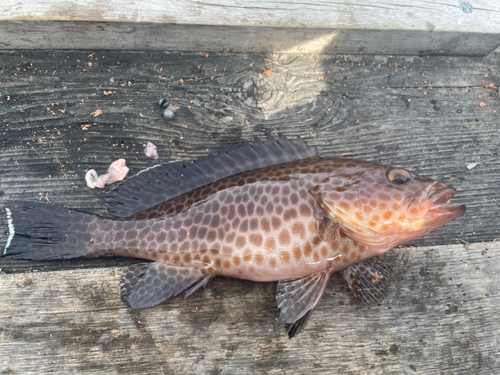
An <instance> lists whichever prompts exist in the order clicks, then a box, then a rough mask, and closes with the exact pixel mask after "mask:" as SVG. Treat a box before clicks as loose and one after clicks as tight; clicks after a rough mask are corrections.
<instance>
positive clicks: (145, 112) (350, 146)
mask: <svg viewBox="0 0 500 375" xmlns="http://www.w3.org/2000/svg"><path fill="white" fill-rule="evenodd" d="M0 61H1V64H0V205H1V204H3V203H5V202H6V201H9V200H17V199H27V200H41V201H44V202H50V203H55V204H59V205H63V206H67V207H71V208H74V209H79V210H83V211H87V212H92V213H96V214H103V213H104V209H103V206H102V199H103V194H104V192H103V191H101V190H91V189H88V188H87V187H86V185H85V181H84V175H85V172H86V171H87V170H88V169H96V170H97V171H98V172H100V173H102V172H104V170H105V169H106V168H107V167H108V166H109V164H110V163H111V162H112V161H114V160H116V159H117V158H120V157H124V158H126V160H127V164H128V165H129V166H130V167H131V173H136V172H138V171H140V170H141V169H143V168H145V167H148V166H151V165H152V164H153V162H152V161H151V160H149V159H147V158H146V157H145V155H144V154H143V149H144V145H145V144H146V142H147V141H153V142H154V143H155V144H156V145H157V146H158V152H159V154H160V160H159V162H167V161H169V160H176V159H181V160H193V159H197V158H200V157H205V156H207V155H209V154H210V153H215V152H217V151H218V150H219V149H221V148H226V149H227V147H228V146H229V145H230V144H233V143H238V142H241V140H242V139H246V140H250V139H251V138H252V137H253V136H255V135H257V136H261V137H263V136H265V135H266V134H272V135H276V134H278V133H281V134H285V135H286V136H289V137H293V136H296V135H300V136H302V137H304V138H305V139H306V141H307V142H308V143H309V144H311V145H313V146H317V147H318V149H319V152H320V154H321V155H323V156H345V157H352V158H359V159H364V160H372V161H376V162H382V163H385V164H389V165H398V166H401V167H404V168H409V169H412V170H415V171H417V172H418V173H419V174H422V175H425V176H428V177H432V178H435V179H438V180H441V181H443V182H445V183H447V184H450V185H452V186H454V187H456V188H457V189H458V193H457V195H456V198H454V201H456V202H462V203H465V204H466V205H467V210H468V212H467V214H466V215H465V216H463V217H461V218H459V219H458V220H455V221H454V222H452V223H450V224H448V225H446V226H444V227H442V228H440V229H438V230H436V231H434V232H432V233H430V234H429V235H427V236H424V237H422V238H420V239H417V240H415V241H413V242H412V243H411V244H412V245H416V246H421V247H422V246H423V248H405V247H403V248H400V249H394V250H392V251H391V252H390V253H389V254H388V255H387V260H388V261H389V263H390V264H391V265H392V267H393V270H394V278H393V282H392V287H391V290H390V292H389V297H388V299H387V300H386V301H384V302H383V303H382V304H381V305H380V306H372V307H362V306H358V305H353V304H351V303H352V297H351V295H350V293H348V292H347V289H346V287H345V286H343V284H341V283H340V281H339V280H338V279H337V278H336V277H334V278H332V281H331V282H330V284H331V285H330V287H329V288H328V290H327V292H326V294H325V296H324V298H323V301H322V303H321V304H320V306H319V308H318V311H316V312H315V313H314V314H313V315H312V318H311V322H310V323H309V326H308V327H307V329H306V331H304V332H303V333H302V334H301V335H299V336H298V338H297V340H288V339H287V336H286V332H285V329H284V328H283V327H282V326H280V325H279V322H278V320H277V318H278V314H277V309H276V305H275V299H274V294H275V284H272V283H270V284H257V283H251V282H247V281H239V280H228V279H217V280H215V281H214V282H212V283H210V285H209V286H207V288H206V289H205V290H204V291H203V292H201V293H197V294H196V295H194V296H193V297H191V298H189V299H187V300H183V299H182V298H177V299H174V300H172V301H170V302H167V303H165V304H163V305H161V306H158V307H156V308H153V309H149V310H141V311H133V310H128V309H126V308H125V307H124V306H123V305H122V303H121V302H120V299H119V294H118V278H119V273H120V272H121V267H123V266H124V265H127V264H131V263H134V262H136V260H130V259H125V260H120V259H111V258H110V259H95V260H74V261H71V262H57V261H54V262H43V263H42V262H29V261H11V260H8V259H5V258H0V268H1V273H0V290H2V293H0V306H1V307H0V330H1V332H2V334H1V335H0V372H1V371H3V372H6V373H23V374H24V373H41V372H47V373H71V372H73V373H78V372H84V373H99V372H103V371H108V372H110V373H120V374H132V373H134V374H137V373H148V374H150V373H158V374H161V373H165V374H169V373H186V374H189V373H208V374H210V373H223V374H233V373H249V374H250V373H270V374H275V373H276V374H283V373H285V374H288V373H290V374H296V373H299V374H303V373H338V374H413V373H422V374H436V373H439V374H452V373H453V374H470V373H473V374H492V373H498V372H499V369H500V364H499V362H498V359H497V358H499V354H500V353H499V352H498V345H497V341H498V339H499V335H500V332H499V330H498V327H499V326H498V319H497V317H498V313H499V309H500V303H499V299H498V296H499V293H498V282H497V281H498V280H497V276H496V275H497V274H498V272H499V270H498V267H499V264H500V263H499V259H498V250H499V247H498V237H500V234H499V230H500V225H499V224H500V219H499V215H498V214H499V213H500V206H498V205H497V204H496V203H495V201H494V199H495V200H496V201H497V202H500V199H499V198H500V187H499V186H500V169H499V168H498V166H499V152H500V148H499V140H500V137H499V136H500V131H499V127H500V123H499V121H498V113H499V110H500V105H499V94H498V86H499V85H500V68H499V66H500V55H499V53H498V51H497V52H495V53H492V54H490V55H488V56H487V57H485V58H470V57H458V58H455V57H437V56H432V57H417V56H413V57H387V56H323V55H310V54H308V55H298V54H295V55H294V54H284V55H278V54H231V53H224V54H216V53H210V54H208V55H207V56H205V55H204V54H202V53H181V52H176V53H169V52H124V51H41V50H31V51H1V52H0ZM105 91H106V93H107V94H108V95H106V94H105V93H104V92H105ZM161 97H167V98H169V99H170V100H171V103H172V107H173V108H176V111H177V118H176V120H175V121H172V122H166V121H164V120H163V119H162V118H161V109H160V108H159V106H158V99H159V98H161ZM481 103H484V106H481ZM98 109H100V110H102V111H103V114H102V115H100V116H98V117H93V116H92V115H91V113H93V112H95V111H96V110H98ZM473 162H474V163H477V166H476V167H475V168H473V169H467V165H469V164H470V163H473ZM0 212H3V208H2V206H0ZM7 233H8V230H7V225H6V220H5V218H4V217H3V215H1V214H0V248H3V246H4V243H5V242H6V240H7ZM110 267H111V268H110ZM113 267H118V268H113ZM30 271H31V272H30ZM32 271H36V272H32ZM45 271H47V272H45ZM24 272H27V273H24ZM51 335H52V336H51Z"/></svg>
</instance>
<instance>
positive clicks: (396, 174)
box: [387, 169, 410, 185]
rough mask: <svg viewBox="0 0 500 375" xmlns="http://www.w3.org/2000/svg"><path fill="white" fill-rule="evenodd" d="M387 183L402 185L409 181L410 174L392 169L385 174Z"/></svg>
mask: <svg viewBox="0 0 500 375" xmlns="http://www.w3.org/2000/svg"><path fill="white" fill-rule="evenodd" d="M387 178H388V179H389V181H391V182H393V183H395V184H398V185H402V184H406V183H407V182H408V181H410V174H409V173H408V172H406V171H405V170H403V169H393V170H392V171H390V172H389V173H388V174H387Z"/></svg>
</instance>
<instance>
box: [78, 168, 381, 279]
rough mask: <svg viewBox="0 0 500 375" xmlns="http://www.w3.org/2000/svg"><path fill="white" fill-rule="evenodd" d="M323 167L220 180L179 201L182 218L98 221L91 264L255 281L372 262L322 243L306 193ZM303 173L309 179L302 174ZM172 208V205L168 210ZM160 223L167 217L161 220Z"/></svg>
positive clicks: (353, 249)
mask: <svg viewBox="0 0 500 375" xmlns="http://www.w3.org/2000/svg"><path fill="white" fill-rule="evenodd" d="M342 162H343V163H345V161H342ZM339 163H340V162H339V161H337V162H335V166H336V167H337V168H338V167H339ZM322 164H325V162H324V161H321V160H319V159H318V158H311V159H310V160H306V161H304V162H302V163H301V164H300V165H299V166H298V165H293V164H292V165H290V166H288V165H286V164H283V165H281V168H280V169H277V168H276V167H275V166H273V167H266V168H263V169H261V170H255V171H252V172H246V173H244V174H242V175H240V176H231V177H228V178H225V179H223V180H221V181H220V182H219V183H218V184H217V185H216V186H214V187H213V188H210V189H209V188H206V187H201V188H199V190H200V191H193V192H191V193H189V194H187V195H186V196H184V197H180V198H179V199H178V200H181V199H182V200H185V201H187V202H189V203H190V204H189V206H188V205H185V206H184V207H183V208H182V209H179V208H178V210H180V211H181V212H177V211H176V210H169V209H168V208H167V207H162V208H161V209H159V208H157V207H155V208H154V210H150V211H151V212H144V213H143V214H141V215H140V216H142V217H155V218H151V219H142V220H140V219H138V216H137V215H136V216H135V217H134V220H131V221H118V222H117V221H112V220H102V222H101V223H99V224H98V226H97V229H95V230H94V231H93V238H92V240H91V241H90V243H89V245H88V246H89V250H88V256H111V255H112V256H130V257H136V258H143V259H150V260H154V261H159V262H162V263H165V264H170V265H175V266H179V267H188V268H197V269H200V270H202V271H203V272H205V273H212V274H217V275H221V276H227V277H237V278H244V279H249V280H253V281H277V280H281V279H286V278H290V277H298V276H304V275H307V274H310V273H311V272H315V271H317V270H320V269H324V268H328V269H329V270H330V271H331V272H335V271H338V270H341V269H343V268H345V267H347V266H349V265H350V264H352V263H353V262H359V261H360V260H363V259H366V258H369V257H370V256H371V255H370V254H369V252H368V251H365V250H366V247H365V246H363V245H362V244H359V243H356V242H355V241H352V240H351V239H350V238H349V237H346V236H343V237H342V238H339V239H337V240H335V241H332V242H328V243H327V242H325V241H323V240H322V239H321V238H320V236H319V232H318V229H319V223H320V221H321V220H322V219H323V218H324V215H323V214H322V213H321V209H320V208H319V206H318V205H317V203H316V201H315V200H314V199H313V197H312V196H311V195H310V194H309V192H308V190H309V189H310V188H311V187H313V186H314V185H315V184H317V183H318V182H319V181H321V180H324V179H325V178H326V177H327V175H328V173H331V171H330V169H332V170H333V165H332V166H328V165H326V166H321V165H322ZM322 167H323V169H324V171H323V172H316V171H319V170H321V168H322ZM287 168H290V170H289V171H287ZM305 168H307V169H308V170H312V171H313V172H312V173H311V172H308V173H304V171H303V169H305ZM283 171H285V173H283ZM329 171H330V172H329ZM256 176H258V177H256ZM257 178H258V179H257ZM254 180H255V181H254ZM249 181H254V182H249ZM193 197H195V198H193ZM176 206H177V204H176V202H175V201H174V202H171V204H170V207H174V208H175V207H176ZM160 213H161V214H160ZM160 215H162V216H167V217H166V218H163V219H161V220H160V217H161V216H160ZM109 233H112V237H109V236H107V235H108V234H109ZM87 237H88V234H87Z"/></svg>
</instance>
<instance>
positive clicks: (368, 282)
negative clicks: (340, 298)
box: [341, 257, 391, 305]
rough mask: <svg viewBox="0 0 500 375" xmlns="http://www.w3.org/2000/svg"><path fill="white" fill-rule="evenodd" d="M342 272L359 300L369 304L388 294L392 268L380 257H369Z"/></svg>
mask: <svg viewBox="0 0 500 375" xmlns="http://www.w3.org/2000/svg"><path fill="white" fill-rule="evenodd" d="M341 272H342V276H343V277H344V279H345V281H347V284H348V285H349V288H350V289H351V291H352V292H353V293H354V297H355V298H356V299H357V300H358V301H359V302H361V303H363V304H365V305H368V304H370V303H377V302H380V301H382V300H383V299H384V298H385V297H386V296H387V290H388V289H389V281H390V279H391V269H390V267H389V265H388V264H387V262H386V261H385V260H383V259H381V258H379V257H377V258H371V259H367V260H364V261H362V262H359V263H356V264H353V265H352V266H350V267H347V268H346V269H345V270H343V271H341Z"/></svg>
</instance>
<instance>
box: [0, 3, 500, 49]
mask: <svg viewBox="0 0 500 375" xmlns="http://www.w3.org/2000/svg"><path fill="white" fill-rule="evenodd" d="M499 20H500V4H499V3H498V1H496V0H476V1H472V2H467V1H456V0H442V1H439V2H437V1H427V0H414V1H412V2H408V1H406V0H392V1H390V2H374V1H358V0H340V1H330V0H322V1H314V2H308V1H300V0H297V1H281V0H270V1H269V0H254V1H252V2H234V1H231V0H213V1H195V2H193V1H190V0H154V1H148V2H146V3H145V2H144V1H140V0H132V1H126V2H123V1H118V0H107V1H106V2H102V1H93V0H82V1H79V2H67V1H66V2H61V1H58V0H47V1H33V0H32V1H24V2H19V1H17V0H3V1H2V3H1V4H0V47H1V48H3V49H7V48H20V49H22V48H45V49H68V48H74V49H131V50H174V51H179V50H182V51H202V52H210V51H218V52H223V51H239V52H276V53H363V54H420V55H425V54H440V55H446V54H448V55H485V54H487V53H489V52H490V51H492V50H493V49H494V48H496V47H497V46H498V45H500V21H499Z"/></svg>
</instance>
